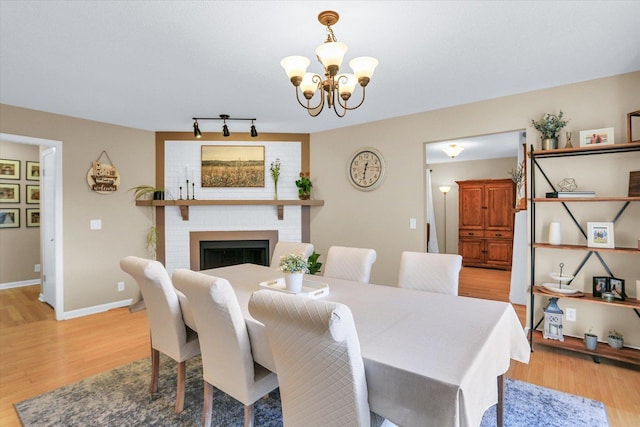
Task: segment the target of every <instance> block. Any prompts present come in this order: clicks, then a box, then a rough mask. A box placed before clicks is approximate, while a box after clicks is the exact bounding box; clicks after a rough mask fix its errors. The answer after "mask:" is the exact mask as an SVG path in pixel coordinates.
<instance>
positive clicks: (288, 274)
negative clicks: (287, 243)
mask: <svg viewBox="0 0 640 427" xmlns="http://www.w3.org/2000/svg"><path fill="white" fill-rule="evenodd" d="M279 267H280V271H282V272H283V273H284V280H285V283H286V285H287V290H288V291H291V292H296V293H297V292H300V290H302V279H303V275H304V273H308V272H309V261H308V260H307V258H305V256H304V254H289V255H284V256H282V257H280V264H279Z"/></svg>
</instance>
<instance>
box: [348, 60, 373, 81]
mask: <svg viewBox="0 0 640 427" xmlns="http://www.w3.org/2000/svg"><path fill="white" fill-rule="evenodd" d="M349 66H350V67H351V69H352V70H353V74H355V75H356V78H357V79H360V78H361V77H367V78H369V79H370V78H371V76H373V71H374V70H375V69H376V67H377V66H378V60H377V59H376V58H372V57H370V56H361V57H359V58H354V59H352V60H351V61H349Z"/></svg>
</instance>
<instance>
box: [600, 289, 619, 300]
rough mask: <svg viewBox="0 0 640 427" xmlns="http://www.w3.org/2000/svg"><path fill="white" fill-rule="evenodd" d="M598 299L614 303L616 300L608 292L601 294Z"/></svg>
mask: <svg viewBox="0 0 640 427" xmlns="http://www.w3.org/2000/svg"><path fill="white" fill-rule="evenodd" d="M600 298H602V300H603V301H606V302H614V301H615V300H616V297H615V296H614V295H613V292H608V291H607V292H603V293H602V295H601V296H600Z"/></svg>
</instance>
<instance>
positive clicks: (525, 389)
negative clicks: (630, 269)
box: [15, 356, 609, 427]
mask: <svg viewBox="0 0 640 427" xmlns="http://www.w3.org/2000/svg"><path fill="white" fill-rule="evenodd" d="M150 364H151V362H150V359H149V358H147V359H142V360H138V361H136V362H134V363H131V364H129V365H126V366H123V367H120V368H117V369H113V370H111V371H108V372H105V373H102V374H98V375H96V376H93V377H90V378H86V379H84V380H82V381H79V382H77V383H75V384H70V385H67V386H64V387H61V388H59V389H56V390H53V391H50V392H47V393H44V394H41V395H40V396H36V397H33V398H31V399H27V400H25V401H22V402H20V403H16V404H15V408H16V411H17V412H18V416H19V417H20V421H21V422H22V424H23V425H24V426H28V427H31V426H33V427H36V426H37V427H49V426H51V427H53V426H56V427H57V426H68V427H74V426H78V427H79V426H83V427H85V426H124V425H127V426H172V427H173V426H199V425H201V423H202V419H201V417H202V393H203V392H202V372H201V361H200V358H199V357H198V358H194V359H192V360H190V361H187V377H186V395H185V408H184V411H183V412H182V413H181V414H175V413H174V412H173V409H174V404H175V386H176V383H175V380H176V364H175V362H173V361H172V360H171V359H169V358H167V357H165V356H161V359H160V380H159V383H158V392H157V393H153V394H151V393H149V391H148V387H149V379H150V374H151V371H150V369H151V367H150ZM213 408H214V409H213V422H212V424H211V425H212V426H216V427H218V426H220V427H235V426H238V427H241V426H242V425H243V414H244V409H243V405H242V404H241V403H239V402H237V401H236V400H234V399H233V398H231V397H229V396H227V395H226V394H224V393H223V392H221V391H219V390H215V392H214V403H213ZM255 425H256V427H276V426H277V427H282V413H281V406H280V394H279V392H278V390H275V391H274V392H272V393H270V394H269V395H268V396H266V397H265V398H262V399H260V400H259V401H258V402H256V408H255ZM495 425H496V411H495V406H494V407H492V408H490V409H489V410H487V412H486V413H485V415H484V418H483V420H482V425H481V427H489V426H495ZM504 425H505V427H535V426H541V427H542V426H545V427H548V426H552V427H556V426H557V427H569V426H571V427H580V426H585V427H607V426H608V425H609V423H608V421H607V414H606V411H605V408H604V405H603V404H602V403H601V402H597V401H594V400H589V399H585V398H583V397H579V396H574V395H570V394H566V393H561V392H557V391H554V390H550V389H547V388H543V387H538V386H535V385H533V384H528V383H524V382H521V381H516V380H511V379H509V378H507V379H506V381H505V424H504Z"/></svg>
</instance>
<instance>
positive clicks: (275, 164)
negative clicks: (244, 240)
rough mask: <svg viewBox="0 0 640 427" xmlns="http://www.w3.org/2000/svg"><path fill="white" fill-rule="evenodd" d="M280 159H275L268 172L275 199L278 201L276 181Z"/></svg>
mask: <svg viewBox="0 0 640 427" xmlns="http://www.w3.org/2000/svg"><path fill="white" fill-rule="evenodd" d="M280 166H281V164H280V159H276V161H275V162H271V166H269V171H270V172H271V178H273V185H274V186H275V189H276V192H275V199H276V200H277V199H278V179H279V178H280Z"/></svg>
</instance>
